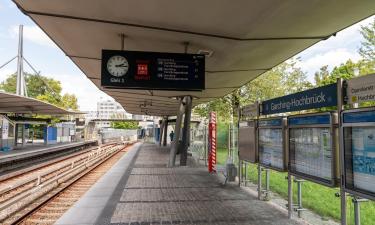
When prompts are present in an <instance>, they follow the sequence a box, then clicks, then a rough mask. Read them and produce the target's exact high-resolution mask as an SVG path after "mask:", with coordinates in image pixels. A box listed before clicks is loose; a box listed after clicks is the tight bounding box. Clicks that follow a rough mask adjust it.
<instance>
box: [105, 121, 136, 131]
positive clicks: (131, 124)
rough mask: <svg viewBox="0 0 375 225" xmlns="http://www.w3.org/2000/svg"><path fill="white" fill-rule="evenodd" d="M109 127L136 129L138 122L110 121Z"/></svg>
mask: <svg viewBox="0 0 375 225" xmlns="http://www.w3.org/2000/svg"><path fill="white" fill-rule="evenodd" d="M111 127H112V128H115V129H130V130H135V129H138V122H135V121H116V122H111Z"/></svg>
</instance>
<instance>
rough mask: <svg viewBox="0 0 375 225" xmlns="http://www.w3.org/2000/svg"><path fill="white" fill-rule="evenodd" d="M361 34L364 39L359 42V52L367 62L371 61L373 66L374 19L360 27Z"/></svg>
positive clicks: (374, 59)
mask: <svg viewBox="0 0 375 225" xmlns="http://www.w3.org/2000/svg"><path fill="white" fill-rule="evenodd" d="M360 32H361V34H362V37H363V38H364V41H362V42H361V47H360V48H359V54H360V55H361V56H362V58H363V59H364V60H365V61H367V62H372V65H373V66H374V62H375V19H374V20H373V21H372V23H371V24H370V25H369V26H367V27H365V26H362V27H361V31H360Z"/></svg>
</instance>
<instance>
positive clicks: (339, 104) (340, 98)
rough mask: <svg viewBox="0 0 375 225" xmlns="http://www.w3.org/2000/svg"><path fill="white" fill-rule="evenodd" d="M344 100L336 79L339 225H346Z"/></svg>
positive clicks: (340, 84)
mask: <svg viewBox="0 0 375 225" xmlns="http://www.w3.org/2000/svg"><path fill="white" fill-rule="evenodd" d="M343 101H344V99H343V80H342V78H338V79H337V114H338V125H339V127H340V135H339V138H340V140H339V151H340V155H341V157H340V171H341V172H340V198H341V201H340V211H341V225H346V193H345V190H344V185H345V184H344V176H345V173H344V169H345V166H344V163H345V160H344V151H343V150H344V149H343V135H344V134H343V133H344V132H343V129H342V121H341V112H342V110H343V108H344V102H343Z"/></svg>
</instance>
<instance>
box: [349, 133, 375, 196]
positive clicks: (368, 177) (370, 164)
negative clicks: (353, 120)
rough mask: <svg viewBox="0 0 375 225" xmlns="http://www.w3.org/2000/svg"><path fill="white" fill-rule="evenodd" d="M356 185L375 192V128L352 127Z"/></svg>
mask: <svg viewBox="0 0 375 225" xmlns="http://www.w3.org/2000/svg"><path fill="white" fill-rule="evenodd" d="M352 153H353V180H354V187H355V188H360V189H363V190H366V191H370V192H375V128H374V127H353V128H352Z"/></svg>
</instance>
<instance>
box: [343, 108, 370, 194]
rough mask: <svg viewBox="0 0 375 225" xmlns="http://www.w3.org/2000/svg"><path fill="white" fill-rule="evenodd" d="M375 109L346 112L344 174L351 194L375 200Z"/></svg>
mask: <svg viewBox="0 0 375 225" xmlns="http://www.w3.org/2000/svg"><path fill="white" fill-rule="evenodd" d="M374 110H375V109H372V110H370V111H369V109H364V110H351V111H346V112H344V113H343V114H342V115H343V131H344V132H343V133H344V138H343V141H344V145H343V147H344V162H345V163H344V168H345V170H344V172H345V173H344V175H345V185H344V186H345V189H346V190H347V191H348V192H351V193H353V194H356V195H359V196H362V197H364V198H369V199H373V200H375V111H374Z"/></svg>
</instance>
